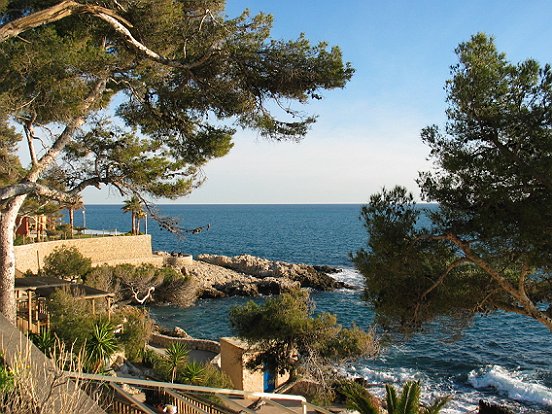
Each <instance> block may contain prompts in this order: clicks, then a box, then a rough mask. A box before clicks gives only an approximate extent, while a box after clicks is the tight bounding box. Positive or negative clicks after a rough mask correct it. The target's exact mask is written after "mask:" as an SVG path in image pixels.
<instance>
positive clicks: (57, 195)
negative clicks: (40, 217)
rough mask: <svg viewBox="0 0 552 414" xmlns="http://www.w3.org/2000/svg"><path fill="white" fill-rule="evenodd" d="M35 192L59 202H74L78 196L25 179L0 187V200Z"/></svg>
mask: <svg viewBox="0 0 552 414" xmlns="http://www.w3.org/2000/svg"><path fill="white" fill-rule="evenodd" d="M27 194H36V195H39V196H42V197H46V198H49V199H51V200H56V201H61V202H74V201H75V200H77V199H78V198H79V195H78V194H77V193H66V192H64V191H59V190H56V189H53V188H50V187H47V186H45V185H42V184H38V183H34V182H30V181H26V182H23V183H18V184H13V185H10V186H8V187H4V188H1V189H0V201H1V202H4V201H7V200H9V199H12V198H14V197H17V196H21V195H27Z"/></svg>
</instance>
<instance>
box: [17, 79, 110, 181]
mask: <svg viewBox="0 0 552 414" xmlns="http://www.w3.org/2000/svg"><path fill="white" fill-rule="evenodd" d="M105 85H106V79H100V80H98V81H97V82H96V85H94V88H93V89H92V90H91V91H90V93H89V94H88V96H87V97H86V99H85V100H84V101H83V102H82V104H81V105H80V108H79V110H78V113H80V114H81V115H79V116H76V117H75V118H73V119H72V120H71V121H70V122H69V123H68V124H67V125H66V126H65V129H64V130H63V132H62V133H61V134H60V135H59V136H58V137H57V139H56V141H55V142H54V143H53V145H52V146H51V147H50V149H49V150H48V151H47V152H46V154H44V155H43V156H42V157H41V158H40V160H38V162H37V164H36V165H33V167H32V168H31V170H30V171H29V173H28V174H27V177H25V178H26V180H28V181H31V182H36V181H37V180H38V178H39V176H40V174H41V173H42V172H43V171H44V170H45V169H46V168H47V167H48V166H49V165H50V164H51V163H52V162H54V160H55V159H56V157H57V156H58V155H59V154H60V153H61V151H62V150H63V148H65V146H66V145H67V144H68V143H69V142H70V141H71V139H72V138H73V134H74V132H75V131H76V130H77V129H78V128H79V127H80V126H81V125H82V124H83V123H84V121H85V120H86V116H87V115H88V111H89V110H90V108H91V107H92V106H93V105H94V103H96V102H97V101H98V99H99V98H100V97H101V96H102V94H103V92H104V91H105Z"/></svg>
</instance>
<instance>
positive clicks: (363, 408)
mask: <svg viewBox="0 0 552 414" xmlns="http://www.w3.org/2000/svg"><path fill="white" fill-rule="evenodd" d="M339 391H340V392H341V393H342V394H343V395H344V396H345V398H346V399H347V401H346V404H347V408H349V409H351V410H354V411H358V412H359V413H360V414H378V413H379V412H380V405H379V403H378V400H377V399H376V398H375V397H374V396H373V395H372V394H370V393H369V392H368V390H367V389H366V388H364V387H363V386H362V385H360V384H357V383H356V382H353V381H348V382H345V383H343V384H341V386H340V387H339Z"/></svg>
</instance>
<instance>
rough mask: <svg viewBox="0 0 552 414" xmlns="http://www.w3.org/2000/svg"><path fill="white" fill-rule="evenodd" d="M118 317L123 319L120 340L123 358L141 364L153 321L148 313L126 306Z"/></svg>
mask: <svg viewBox="0 0 552 414" xmlns="http://www.w3.org/2000/svg"><path fill="white" fill-rule="evenodd" d="M119 315H120V316H121V317H122V318H123V333H122V334H121V336H120V340H121V345H122V347H123V349H124V350H125V356H126V357H127V358H128V359H129V360H130V361H131V362H143V360H144V352H145V347H146V343H147V341H148V339H149V337H150V336H151V332H152V330H153V321H152V320H151V319H150V317H149V313H148V311H147V310H145V309H138V308H134V307H131V306H126V307H124V308H123V309H122V310H121V311H120V314H119ZM119 315H118V316H119Z"/></svg>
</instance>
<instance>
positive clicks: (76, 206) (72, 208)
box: [65, 197, 84, 238]
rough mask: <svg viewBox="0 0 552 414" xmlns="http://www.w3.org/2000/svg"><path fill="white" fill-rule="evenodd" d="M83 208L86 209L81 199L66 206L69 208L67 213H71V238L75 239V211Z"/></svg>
mask: <svg viewBox="0 0 552 414" xmlns="http://www.w3.org/2000/svg"><path fill="white" fill-rule="evenodd" d="M83 207H84V202H83V201H82V198H80V197H79V198H78V200H76V201H75V202H73V203H67V204H66V205H65V208H67V211H68V212H69V226H70V227H71V238H73V236H74V230H75V210H80V209H81V208H83Z"/></svg>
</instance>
